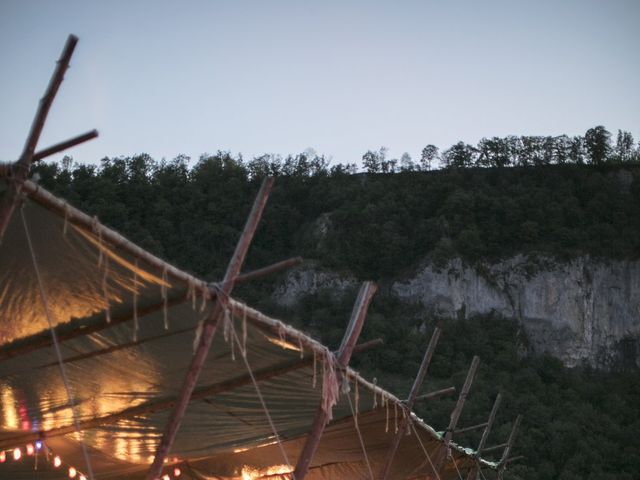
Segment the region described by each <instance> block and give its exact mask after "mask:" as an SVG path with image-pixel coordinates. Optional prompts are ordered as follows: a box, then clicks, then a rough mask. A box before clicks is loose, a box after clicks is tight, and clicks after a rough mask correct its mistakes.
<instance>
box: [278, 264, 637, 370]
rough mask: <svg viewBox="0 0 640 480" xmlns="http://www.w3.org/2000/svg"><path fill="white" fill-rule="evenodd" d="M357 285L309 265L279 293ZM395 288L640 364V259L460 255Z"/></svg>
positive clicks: (572, 358)
mask: <svg viewBox="0 0 640 480" xmlns="http://www.w3.org/2000/svg"><path fill="white" fill-rule="evenodd" d="M354 284H355V280H354V279H353V278H341V277H340V276H338V275H336V274H334V273H330V272H326V271H322V270H321V269H318V268H317V267H311V268H305V269H302V270H298V271H295V272H292V273H290V274H289V275H288V276H287V279H286V281H285V283H283V284H282V285H281V286H280V287H279V289H278V290H277V292H276V298H277V299H278V300H279V301H280V302H282V303H285V304H286V303H288V304H291V303H292V302H293V301H295V299H296V298H298V297H299V296H300V295H303V294H304V293H313V292H315V291H317V290H318V289H320V288H332V289H338V290H340V289H344V288H346V287H351V286H353V285H354ZM390 289H391V291H392V292H393V293H394V294H395V295H396V296H398V297H399V298H401V299H404V300H406V301H411V302H419V303H421V304H422V305H423V306H424V308H425V310H426V312H429V313H434V314H438V315H441V316H446V317H455V316H460V315H462V316H465V317H469V316H473V315H476V314H488V313H491V312H493V313H498V314H500V315H502V316H505V317H509V318H515V319H517V320H518V321H519V322H520V324H521V325H522V327H523V328H524V330H525V331H526V332H527V335H528V338H529V339H530V342H531V348H532V350H533V351H535V352H548V353H550V354H552V355H554V356H556V357H558V358H560V359H561V360H562V361H563V362H564V363H565V364H566V365H567V366H576V365H580V364H582V363H585V362H586V363H588V364H590V365H592V366H594V367H597V368H609V367H613V366H627V367H628V366H632V365H634V366H636V367H640V358H639V355H638V353H640V262H626V261H599V260H594V259H591V258H589V257H580V258H577V259H574V260H573V261H570V262H568V263H559V262H557V261H552V260H550V259H544V258H543V259H540V258H538V259H537V260H535V261H532V260H530V259H527V258H525V257H523V256H517V257H514V258H511V259H509V260H506V261H503V262H500V263H496V264H485V265H482V266H479V267H478V266H476V267H471V266H466V265H464V264H463V263H462V261H460V260H453V261H451V262H450V263H449V264H448V265H446V266H445V267H444V268H442V269H436V268H435V267H434V266H433V265H431V264H426V265H424V266H423V267H421V268H420V269H418V271H417V273H415V275H413V276H411V277H410V278H405V279H400V280H398V281H395V282H393V283H392V284H391V285H390Z"/></svg>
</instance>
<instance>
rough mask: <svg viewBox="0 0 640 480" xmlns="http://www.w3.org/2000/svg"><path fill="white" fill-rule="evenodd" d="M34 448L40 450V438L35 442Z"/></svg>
mask: <svg viewBox="0 0 640 480" xmlns="http://www.w3.org/2000/svg"><path fill="white" fill-rule="evenodd" d="M36 450H42V442H41V441H40V440H38V441H37V442H36Z"/></svg>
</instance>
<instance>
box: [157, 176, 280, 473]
mask: <svg viewBox="0 0 640 480" xmlns="http://www.w3.org/2000/svg"><path fill="white" fill-rule="evenodd" d="M272 186H273V178H266V179H265V180H264V181H263V182H262V186H261V187H260V191H259V192H258V196H257V197H256V199H255V201H254V204H253V207H252V209H251V213H250V214H249V218H248V219H247V223H246V225H245V227H244V230H243V231H242V235H241V236H240V240H238V244H237V245H236V250H235V252H234V253H233V256H232V257H231V261H230V262H229V265H228V267H227V271H226V273H225V275H224V280H223V282H222V285H221V287H220V292H219V295H218V296H217V297H216V299H215V303H214V306H213V310H212V312H211V314H210V315H209V317H207V319H206V320H205V321H204V324H203V326H202V333H201V335H200V338H199V340H198V346H197V347H196V351H195V353H194V354H193V357H192V358H191V364H190V365H189V368H188V370H187V373H186V375H185V378H184V381H183V384H182V388H181V390H180V394H179V395H178V400H177V402H176V406H175V408H174V410H173V411H172V413H171V415H170V416H169V420H168V421H167V425H166V427H165V430H164V433H163V435H162V439H161V440H160V443H159V444H158V449H157V450H156V456H155V458H154V459H153V463H152V464H151V467H149V471H148V472H147V476H146V478H147V480H155V479H156V478H159V477H160V473H161V472H162V466H163V463H164V459H165V458H166V457H167V455H168V454H169V450H170V449H171V446H172V445H173V441H174V439H175V436H176V434H177V432H178V428H180V424H181V423H182V418H183V417H184V414H185V411H186V410H187V405H189V401H190V399H191V394H192V392H193V389H194V388H195V386H196V383H197V381H198V377H199V376H200V372H201V371H202V367H203V366H204V362H205V360H206V358H207V354H208V353H209V348H210V347H211V342H212V341H213V335H214V334H215V331H216V328H217V326H218V323H219V321H220V318H221V317H222V316H223V315H224V304H225V302H226V299H227V297H229V295H230V294H231V291H232V290H233V287H234V285H235V282H236V278H237V277H238V275H239V274H240V269H241V268H242V264H243V262H244V259H245V256H246V254H247V251H248V250H249V246H250V244H251V240H252V239H253V235H254V233H255V231H256V228H257V227H258V223H259V222H260V218H261V217H262V212H263V211H264V207H265V204H266V203H267V199H268V198H269V193H270V192H271V188H272Z"/></svg>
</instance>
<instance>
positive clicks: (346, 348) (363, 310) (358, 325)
mask: <svg viewBox="0 0 640 480" xmlns="http://www.w3.org/2000/svg"><path fill="white" fill-rule="evenodd" d="M376 289H377V287H376V285H375V284H374V283H373V282H365V283H364V284H363V285H362V287H361V288H360V292H359V293H358V299H357V300H356V303H355V305H354V307H353V311H352V313H351V319H350V321H349V325H348V326H347V331H346V332H345V334H344V336H343V337H342V343H341V344H340V349H339V350H338V354H337V356H336V359H337V362H338V366H340V367H343V368H346V367H347V365H348V364H349V360H350V359H351V354H352V353H353V347H354V346H355V344H356V342H357V341H358V337H359V336H360V332H361V331H362V326H363V324H364V319H365V317H366V315H367V310H368V308H369V304H370V303H371V299H372V297H373V295H374V294H375V292H376ZM328 418H329V412H327V411H325V410H324V408H322V404H321V405H320V406H319V407H318V410H317V411H316V415H315V417H314V420H313V423H312V424H311V429H310V430H309V435H308V436H307V441H306V442H305V444H304V447H303V448H302V452H300V457H299V458H298V463H297V465H296V468H295V470H294V472H293V478H294V479H295V480H303V479H304V477H305V475H306V474H307V472H308V471H309V467H310V465H311V461H312V460H313V457H314V455H315V453H316V450H317V449H318V445H319V444H320V438H321V437H322V433H323V432H324V428H325V426H326V424H327V421H328Z"/></svg>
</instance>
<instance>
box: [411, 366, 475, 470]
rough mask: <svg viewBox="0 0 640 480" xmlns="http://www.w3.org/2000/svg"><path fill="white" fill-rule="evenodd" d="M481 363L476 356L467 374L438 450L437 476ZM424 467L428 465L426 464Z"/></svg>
mask: <svg viewBox="0 0 640 480" xmlns="http://www.w3.org/2000/svg"><path fill="white" fill-rule="evenodd" d="M479 363H480V359H479V358H478V356H474V357H473V360H472V361H471V366H470V367H469V371H468V372H467V377H466V378H465V381H464V385H462V390H460V395H459V396H458V401H457V402H456V405H455V407H454V408H453V411H452V412H451V418H450V420H449V426H448V427H447V429H446V430H445V434H444V439H443V445H442V446H440V447H439V448H438V451H437V452H436V455H435V458H434V460H433V466H434V470H435V474H436V476H438V475H440V472H441V471H442V469H443V468H444V465H445V463H446V460H447V455H448V452H449V444H450V443H451V439H452V438H453V432H454V430H455V429H456V426H457V425H458V420H459V419H460V414H461V413H462V408H463V407H464V404H465V402H466V400H467V396H468V395H469V390H470V389H471V385H472V383H473V379H474V378H475V376H476V371H477V370H478V364H479ZM424 465H426V463H425V464H424ZM424 465H423V466H424Z"/></svg>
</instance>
